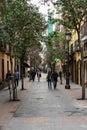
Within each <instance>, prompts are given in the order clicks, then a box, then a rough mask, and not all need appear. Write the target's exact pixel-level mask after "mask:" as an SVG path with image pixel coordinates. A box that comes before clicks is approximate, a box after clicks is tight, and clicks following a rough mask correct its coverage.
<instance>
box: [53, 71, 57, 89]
mask: <svg viewBox="0 0 87 130" xmlns="http://www.w3.org/2000/svg"><path fill="white" fill-rule="evenodd" d="M57 78H58V73H57V72H56V70H55V71H54V72H53V73H52V80H53V86H54V89H56V86H57Z"/></svg>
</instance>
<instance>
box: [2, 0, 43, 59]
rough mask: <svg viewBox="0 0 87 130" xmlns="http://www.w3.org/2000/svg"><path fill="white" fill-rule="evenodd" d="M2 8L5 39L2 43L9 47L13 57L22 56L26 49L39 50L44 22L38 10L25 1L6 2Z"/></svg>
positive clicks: (11, 0) (9, 0)
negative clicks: (34, 48) (3, 9)
mask: <svg viewBox="0 0 87 130" xmlns="http://www.w3.org/2000/svg"><path fill="white" fill-rule="evenodd" d="M4 6H5V13H4V15H3V16H2V23H3V25H4V32H5V34H6V35H7V38H6V39H4V41H3V42H4V43H6V44H9V45H10V47H11V49H13V52H14V56H15V57H21V56H23V54H24V52H25V53H27V51H26V50H27V48H32V47H34V46H36V48H39V47H40V41H41V38H42V32H43V30H44V28H45V20H44V18H43V16H42V14H40V13H39V10H38V8H36V7H35V6H33V5H29V4H28V3H27V0H15V1H14V0H8V1H7V3H5V5H4Z"/></svg>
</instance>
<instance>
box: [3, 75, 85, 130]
mask: <svg viewBox="0 0 87 130" xmlns="http://www.w3.org/2000/svg"><path fill="white" fill-rule="evenodd" d="M45 77H46V75H45V74H42V77H41V81H40V82H38V81H37V78H36V80H35V82H29V80H28V78H26V79H25V88H26V90H24V91H21V90H20V89H19V91H18V98H19V99H20V101H9V95H8V90H7V89H4V90H2V91H1V92H0V130H70V129H71V130H86V129H87V100H79V99H81V86H79V85H76V84H73V83H70V85H71V89H69V90H67V89H65V80H63V84H62V85H61V84H60V83H59V81H58V85H57V89H56V90H54V89H53V87H52V88H51V89H48V87H47V82H46V80H45ZM20 86H21V85H20ZM20 86H19V88H20ZM86 91H87V90H86ZM86 93H87V92H86ZM86 96H87V95H86Z"/></svg>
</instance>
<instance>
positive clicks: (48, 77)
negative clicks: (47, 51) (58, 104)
mask: <svg viewBox="0 0 87 130" xmlns="http://www.w3.org/2000/svg"><path fill="white" fill-rule="evenodd" d="M47 82H48V88H49V87H50V88H51V87H52V72H51V71H49V72H48V74H47Z"/></svg>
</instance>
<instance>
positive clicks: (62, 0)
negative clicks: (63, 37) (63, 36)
mask: <svg viewBox="0 0 87 130" xmlns="http://www.w3.org/2000/svg"><path fill="white" fill-rule="evenodd" d="M56 6H57V10H58V12H60V13H61V14H62V18H63V20H60V23H61V24H63V25H64V26H65V27H67V28H68V29H75V30H77V31H79V28H80V27H81V22H82V21H84V16H86V15H87V0H58V1H57V5H56Z"/></svg>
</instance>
